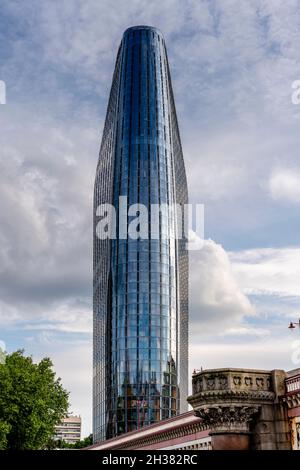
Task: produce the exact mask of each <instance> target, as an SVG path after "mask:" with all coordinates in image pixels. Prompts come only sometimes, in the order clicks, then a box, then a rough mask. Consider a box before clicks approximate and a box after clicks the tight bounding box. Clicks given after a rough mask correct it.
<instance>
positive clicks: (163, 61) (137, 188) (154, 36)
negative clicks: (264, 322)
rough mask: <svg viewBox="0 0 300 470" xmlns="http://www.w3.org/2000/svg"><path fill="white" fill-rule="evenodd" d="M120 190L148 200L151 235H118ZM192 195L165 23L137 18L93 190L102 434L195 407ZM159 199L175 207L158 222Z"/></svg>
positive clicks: (123, 52) (96, 416)
mask: <svg viewBox="0 0 300 470" xmlns="http://www.w3.org/2000/svg"><path fill="white" fill-rule="evenodd" d="M120 196H125V197H127V204H128V207H130V206H131V205H132V204H137V203H139V204H144V205H145V206H146V207H147V208H148V210H149V223H148V235H147V237H145V236H143V238H137V239H132V238H130V237H128V238H127V239H122V238H120V237H119V236H118V232H119V228H120V227H119V210H120V207H119V201H120V200H119V197H120ZM187 200H188V194H187V183H186V175H185V168H184V161H183V155H182V149H181V143H180V136H179V131H178V124H177V118H176V111H175V105H174V98H173V92H172V86H171V79H170V72H169V66H168V60H167V52H166V47H165V42H164V39H163V36H162V34H161V32H160V31H158V30H157V29H156V28H152V27H147V26H136V27H132V28H129V29H128V30H126V31H125V33H124V35H123V39H122V42H121V45H120V48H119V51H118V56H117V60H116V66H115V72H114V76H113V81H112V87H111V92H110V98H109V103H108V109H107V115H106V121H105V126H104V131H103V137H102V143H101V148H100V155H99V161H98V166H97V171H96V180H95V190H94V266H93V268H94V358H93V359H94V368H93V380H94V384H93V408H94V410H93V426H94V428H93V432H94V441H95V442H98V441H101V440H104V439H108V438H110V437H114V436H116V435H118V434H121V433H124V432H129V431H132V430H135V429H138V428H140V427H142V426H144V425H147V424H151V423H154V422H157V421H160V420H162V419H166V418H169V417H171V416H175V415H176V414H178V413H179V412H184V411H187V402H186V397H187V392H188V254H187V251H186V248H185V243H186V240H185V239H184V237H183V238H181V239H178V237H176V228H177V224H178V221H179V219H180V218H181V215H180V214H179V212H178V213H176V210H175V211H174V204H175V205H176V206H175V207H179V206H183V205H184V204H186V203H187ZM105 203H110V204H113V205H114V207H115V208H116V214H117V218H116V221H117V222H116V233H117V237H116V239H114V240H109V239H105V240H100V239H99V238H98V237H97V235H96V226H97V223H98V220H99V217H98V216H97V207H98V206H99V205H100V204H105ZM152 204H162V205H165V206H164V207H165V208H166V209H165V210H164V211H163V210H161V211H160V212H159V215H158V219H157V221H156V222H155V227H154V226H153V225H154V221H153V220H151V205H152ZM171 205H173V210H170V206H171ZM131 220H132V217H130V215H127V218H126V224H127V226H128V224H130V222H131ZM151 224H152V226H151ZM153 229H155V232H156V236H155V237H153V233H154V232H153Z"/></svg>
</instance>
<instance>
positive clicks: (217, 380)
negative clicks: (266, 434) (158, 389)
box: [188, 369, 276, 449]
mask: <svg viewBox="0 0 300 470" xmlns="http://www.w3.org/2000/svg"><path fill="white" fill-rule="evenodd" d="M274 380H276V378H275V379H274ZM192 386H193V395H191V396H190V397H188V402H189V403H190V405H192V407H193V409H194V413H195V415H196V416H199V417H200V418H202V420H203V423H205V424H206V425H207V426H208V427H209V428H210V435H211V436H212V438H213V441H212V442H213V448H216V449H223V448H224V449H230V448H232V449H247V448H249V434H250V424H251V422H252V421H253V420H254V419H255V418H256V417H257V416H258V414H259V412H260V409H261V407H262V406H263V405H270V404H272V403H274V400H275V392H274V389H273V380H272V374H271V372H267V371H260V370H248V369H212V370H205V371H201V372H199V373H195V374H194V375H193V379H192Z"/></svg>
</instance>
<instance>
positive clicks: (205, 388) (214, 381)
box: [188, 369, 274, 406]
mask: <svg viewBox="0 0 300 470" xmlns="http://www.w3.org/2000/svg"><path fill="white" fill-rule="evenodd" d="M192 387H193V395H192V396H190V397H189V398H188V400H189V403H190V404H191V405H192V406H194V405H195V404H196V403H197V404H198V405H201V403H205V404H207V403H208V402H209V401H212V402H214V401H216V399H218V398H222V400H226V401H229V402H232V401H234V400H235V399H238V400H239V401H240V400H243V401H247V400H248V399H251V401H255V400H259V401H261V400H266V401H270V400H274V391H273V387H272V376H271V373H270V372H264V371H255V370H247V369H212V370H205V371H203V372H199V373H196V374H194V375H193V381H192Z"/></svg>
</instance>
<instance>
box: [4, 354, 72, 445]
mask: <svg viewBox="0 0 300 470" xmlns="http://www.w3.org/2000/svg"><path fill="white" fill-rule="evenodd" d="M52 367H53V364H52V362H51V360H50V359H49V358H44V359H42V360H41V361H40V362H39V363H38V364H34V363H33V360H32V358H31V357H26V356H24V353H23V351H17V352H14V353H12V354H10V355H7V356H6V358H5V363H4V364H0V449H13V450H21V449H33V450H36V449H42V448H43V447H44V446H45V445H46V444H47V442H48V441H49V439H50V438H51V437H52V436H53V434H54V428H55V425H56V424H58V423H59V422H60V421H61V420H62V419H63V418H64V417H65V416H66V415H67V411H68V395H69V394H68V392H67V391H66V390H65V389H64V388H63V387H62V385H61V380H60V379H59V378H58V379H56V377H55V372H54V371H53V370H52Z"/></svg>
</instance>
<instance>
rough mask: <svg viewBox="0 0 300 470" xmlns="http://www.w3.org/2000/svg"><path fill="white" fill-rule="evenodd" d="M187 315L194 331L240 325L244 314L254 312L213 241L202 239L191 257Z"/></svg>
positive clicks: (225, 259) (229, 266) (222, 254)
mask: <svg viewBox="0 0 300 470" xmlns="http://www.w3.org/2000/svg"><path fill="white" fill-rule="evenodd" d="M190 292H191V301H190V318H191V325H192V329H193V331H195V332H196V331H197V332H200V331H201V332H204V331H207V330H209V329H210V330H211V329H212V328H214V325H215V324H216V323H217V324H218V325H219V327H221V326H222V327H224V326H233V325H237V326H239V323H240V321H241V320H242V318H243V317H244V316H245V315H251V314H253V313H254V309H253V307H252V306H251V304H250V302H249V300H248V298H247V297H246V296H245V295H244V294H243V293H242V291H241V289H240V287H239V285H238V283H237V281H236V279H235V278H234V276H233V273H232V269H231V265H230V261H229V258H228V255H227V253H226V252H225V250H224V249H223V248H222V246H221V245H218V244H216V243H215V242H214V241H213V240H204V243H203V247H202V249H201V250H199V251H195V252H191V256H190Z"/></svg>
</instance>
